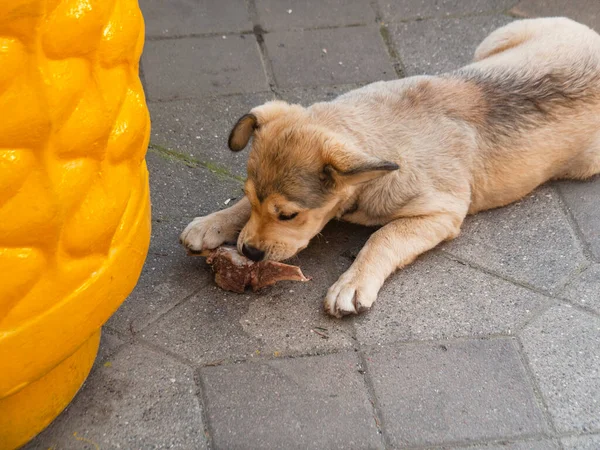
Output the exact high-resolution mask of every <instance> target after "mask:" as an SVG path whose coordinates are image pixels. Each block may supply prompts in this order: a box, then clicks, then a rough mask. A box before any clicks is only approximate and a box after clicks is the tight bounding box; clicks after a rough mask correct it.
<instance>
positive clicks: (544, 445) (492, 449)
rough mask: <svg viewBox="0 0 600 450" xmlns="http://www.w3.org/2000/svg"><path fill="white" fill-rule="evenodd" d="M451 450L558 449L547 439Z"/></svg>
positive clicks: (555, 444)
mask: <svg viewBox="0 0 600 450" xmlns="http://www.w3.org/2000/svg"><path fill="white" fill-rule="evenodd" d="M453 450H559V446H558V443H556V442H554V441H550V440H547V439H544V440H541V441H520V442H508V441H503V442H501V443H499V444H490V445H477V446H475V447H460V448H455V449H453Z"/></svg>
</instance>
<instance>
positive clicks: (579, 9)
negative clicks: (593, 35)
mask: <svg viewBox="0 0 600 450" xmlns="http://www.w3.org/2000/svg"><path fill="white" fill-rule="evenodd" d="M512 12H513V14H516V15H520V16H529V17H539V16H546V17H556V16H566V17H570V18H571V19H574V20H576V21H578V22H581V23H584V24H586V25H587V26H589V27H592V28H594V29H595V30H596V31H599V30H600V8H598V2H597V1H596V0H571V1H568V2H565V1H563V0H523V1H521V2H520V3H519V4H518V5H517V6H516V7H515V8H514V9H513V10H512Z"/></svg>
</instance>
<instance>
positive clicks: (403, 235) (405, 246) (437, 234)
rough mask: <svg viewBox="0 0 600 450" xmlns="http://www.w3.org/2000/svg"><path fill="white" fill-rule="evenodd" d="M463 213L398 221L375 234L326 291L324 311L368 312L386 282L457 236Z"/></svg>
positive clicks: (337, 314)
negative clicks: (440, 244)
mask: <svg viewBox="0 0 600 450" xmlns="http://www.w3.org/2000/svg"><path fill="white" fill-rule="evenodd" d="M464 214H466V207H465V211H464ZM464 214H461V215H458V214H457V215H453V214H451V213H440V214H436V215H431V216H421V217H407V218H402V219H397V220H395V221H393V222H390V223H388V224H387V225H386V226H384V227H383V228H381V229H380V230H378V231H377V232H375V233H374V234H373V235H372V236H371V237H370V239H369V240H368V241H367V243H366V244H365V246H364V247H363V249H362V250H361V251H360V253H359V254H358V256H357V257H356V260H355V261H354V263H353V264H352V266H351V267H350V269H348V270H347V271H346V272H345V273H344V274H343V275H342V276H341V277H340V278H339V279H338V281H337V282H336V283H335V284H334V285H333V286H331V288H330V289H329V291H328V292H327V296H326V298H325V302H324V308H325V311H327V312H328V313H329V314H331V315H333V316H336V317H342V316H344V315H347V314H358V313H360V312H362V311H365V310H367V309H369V308H370V307H371V306H372V305H373V302H375V300H376V299H377V294H378V293H379V289H380V288H381V286H382V285H383V283H384V281H385V280H386V278H387V277H388V276H390V275H391V274H392V273H393V272H394V271H395V270H397V269H399V268H401V267H404V266H406V265H408V264H410V263H411V262H413V261H414V260H415V258H416V257H417V256H419V255H420V254H421V253H424V252H426V251H428V250H431V249H432V248H433V247H435V246H436V245H438V244H439V243H440V242H442V241H445V240H450V239H453V238H455V237H456V236H458V233H459V232H460V226H461V224H462V221H463V219H464ZM461 216H462V217H461Z"/></svg>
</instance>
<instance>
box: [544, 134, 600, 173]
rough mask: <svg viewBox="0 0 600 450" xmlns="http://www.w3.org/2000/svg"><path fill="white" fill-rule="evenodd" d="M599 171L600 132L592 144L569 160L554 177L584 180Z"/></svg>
mask: <svg viewBox="0 0 600 450" xmlns="http://www.w3.org/2000/svg"><path fill="white" fill-rule="evenodd" d="M599 173H600V132H599V133H598V135H597V136H596V139H595V140H594V141H593V142H592V144H591V145H590V146H589V147H588V148H586V149H585V150H584V151H583V152H581V153H580V154H579V155H577V156H576V157H575V158H574V159H573V160H572V161H570V162H569V163H568V165H567V167H566V168H565V169H563V170H561V172H560V173H559V174H558V175H557V176H555V177H554V179H555V180H559V179H576V180H585V179H586V178H590V177H592V176H594V175H597V174H599Z"/></svg>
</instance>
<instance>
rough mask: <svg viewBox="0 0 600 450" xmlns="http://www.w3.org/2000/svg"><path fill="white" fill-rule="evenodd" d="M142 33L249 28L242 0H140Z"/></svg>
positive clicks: (175, 32)
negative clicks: (143, 28) (143, 23)
mask: <svg viewBox="0 0 600 450" xmlns="http://www.w3.org/2000/svg"><path fill="white" fill-rule="evenodd" d="M140 8H141V9H142V13H143V14H144V22H145V24H146V35H147V36H150V37H156V36H169V37H171V36H184V35H189V34H203V33H215V32H217V33H218V32H227V31H252V23H251V22H250V19H249V17H248V11H247V10H246V5H245V2H244V0H227V1H226V2H223V1H220V0H169V1H168V2H166V1H164V0H140Z"/></svg>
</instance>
